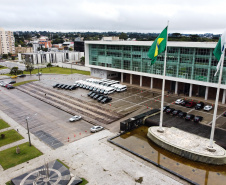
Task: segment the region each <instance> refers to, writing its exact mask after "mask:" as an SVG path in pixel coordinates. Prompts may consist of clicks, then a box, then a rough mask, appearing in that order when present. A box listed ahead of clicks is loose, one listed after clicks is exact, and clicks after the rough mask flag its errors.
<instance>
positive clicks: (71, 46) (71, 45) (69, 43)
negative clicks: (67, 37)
mask: <svg viewBox="0 0 226 185" xmlns="http://www.w3.org/2000/svg"><path fill="white" fill-rule="evenodd" d="M63 48H64V50H69V48H71V49H72V50H74V42H64V43H63Z"/></svg>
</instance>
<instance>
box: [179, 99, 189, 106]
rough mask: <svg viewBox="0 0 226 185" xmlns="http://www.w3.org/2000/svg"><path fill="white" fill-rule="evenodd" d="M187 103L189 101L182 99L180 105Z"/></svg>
mask: <svg viewBox="0 0 226 185" xmlns="http://www.w3.org/2000/svg"><path fill="white" fill-rule="evenodd" d="M188 103H189V101H187V100H183V101H182V102H181V104H180V105H182V106H185V105H186V104H188Z"/></svg>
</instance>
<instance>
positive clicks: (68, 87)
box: [64, 85, 72, 90]
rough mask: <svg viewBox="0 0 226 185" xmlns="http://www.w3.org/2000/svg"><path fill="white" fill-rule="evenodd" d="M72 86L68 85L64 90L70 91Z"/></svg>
mask: <svg viewBox="0 0 226 185" xmlns="http://www.w3.org/2000/svg"><path fill="white" fill-rule="evenodd" d="M71 86H72V85H68V86H67V87H65V88H64V89H66V90H69V89H70V88H71Z"/></svg>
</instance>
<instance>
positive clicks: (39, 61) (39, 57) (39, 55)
mask: <svg viewBox="0 0 226 185" xmlns="http://www.w3.org/2000/svg"><path fill="white" fill-rule="evenodd" d="M41 63H42V62H41V54H38V61H37V64H41Z"/></svg>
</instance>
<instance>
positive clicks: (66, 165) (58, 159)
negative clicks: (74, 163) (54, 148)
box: [57, 159, 69, 169]
mask: <svg viewBox="0 0 226 185" xmlns="http://www.w3.org/2000/svg"><path fill="white" fill-rule="evenodd" d="M57 161H58V162H59V163H61V164H62V165H64V166H65V167H66V168H67V169H69V166H68V165H66V164H65V163H63V162H62V161H61V160H59V159H57Z"/></svg>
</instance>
